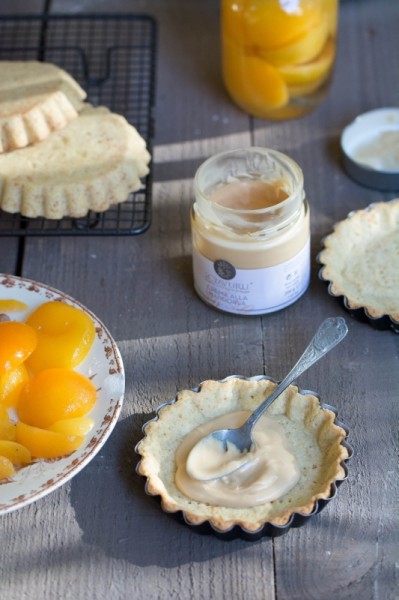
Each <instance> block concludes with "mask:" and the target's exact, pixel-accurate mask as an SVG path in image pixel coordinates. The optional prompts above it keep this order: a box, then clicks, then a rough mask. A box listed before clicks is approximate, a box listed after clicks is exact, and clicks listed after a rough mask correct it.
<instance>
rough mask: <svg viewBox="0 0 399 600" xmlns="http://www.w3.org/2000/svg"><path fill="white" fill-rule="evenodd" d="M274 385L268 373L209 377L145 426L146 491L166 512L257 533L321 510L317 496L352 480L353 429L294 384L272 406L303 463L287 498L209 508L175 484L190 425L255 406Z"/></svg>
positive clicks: (221, 529)
mask: <svg viewBox="0 0 399 600" xmlns="http://www.w3.org/2000/svg"><path fill="white" fill-rule="evenodd" d="M275 386H276V383H275V382H273V381H272V380H270V379H268V378H266V377H255V378H250V379H245V378H241V377H238V376H232V377H230V378H227V379H226V380H223V381H205V382H204V383H202V384H201V386H200V387H199V388H197V389H196V390H184V391H182V392H180V393H179V394H177V396H176V400H175V401H173V402H171V403H168V404H166V405H163V406H162V407H161V408H160V409H159V411H158V414H157V417H156V418H155V419H153V420H152V421H150V422H149V423H147V424H146V425H145V426H144V431H145V437H144V438H143V439H142V440H141V442H139V444H138V445H137V447H136V451H137V453H138V454H139V455H140V456H141V460H140V462H139V464H138V466H137V471H138V473H139V474H141V475H143V476H145V477H146V478H147V481H146V491H147V493H148V494H150V495H155V496H160V497H161V502H162V508H163V509H164V510H165V511H167V512H177V511H182V512H183V516H184V519H185V521H186V522H187V523H188V524H191V525H200V524H202V523H204V522H209V523H210V525H211V527H212V528H213V529H214V530H216V531H218V532H227V531H230V530H231V529H232V528H233V527H234V526H236V525H238V526H239V527H241V528H242V529H243V530H245V531H246V532H250V533H254V532H257V531H259V530H260V529H262V528H263V527H264V526H265V525H266V524H270V525H272V526H276V527H283V526H286V525H287V524H289V522H290V520H291V519H292V517H293V515H294V514H295V513H300V514H301V515H311V514H313V513H314V512H316V509H317V502H318V500H323V499H325V500H327V499H329V498H331V497H332V490H333V488H334V484H335V483H336V482H339V481H341V480H343V479H345V478H346V467H345V466H344V461H345V460H346V459H347V458H349V452H348V445H347V444H345V443H344V439H345V437H346V435H347V432H346V430H345V429H343V427H341V426H340V425H339V424H338V423H336V415H335V413H334V412H333V411H332V410H329V409H326V408H323V407H322V406H321V404H320V401H319V399H318V398H317V396H316V395H314V394H313V393H312V392H303V393H301V392H300V391H299V390H298V388H297V387H296V386H293V385H291V386H289V388H287V390H286V391H285V392H284V393H283V394H282V395H281V396H280V397H279V398H278V399H277V400H276V401H275V402H274V403H273V405H272V406H271V407H270V409H269V410H268V415H269V416H270V417H272V418H273V419H276V421H278V422H279V423H280V424H281V425H282V426H283V428H284V430H285V432H286V434H287V436H288V438H289V441H290V445H291V447H292V449H293V451H294V453H295V456H296V458H297V460H298V462H299V465H300V469H301V476H300V479H299V482H298V483H297V484H296V486H295V487H294V488H293V489H292V490H291V491H289V492H288V493H287V494H286V495H285V496H283V497H282V498H280V499H278V500H274V501H271V502H265V503H264V504H262V505H259V506H254V507H250V508H227V507H224V506H211V505H209V504H205V503H202V502H197V501H195V500H192V499H190V498H188V497H186V496H185V495H184V494H182V493H181V492H180V491H179V489H178V488H177V487H176V485H175V482H174V476H175V471H176V465H175V453H176V449H177V447H178V446H179V444H180V442H181V441H182V439H183V438H184V437H185V436H186V435H187V434H188V433H189V432H190V431H192V430H193V429H194V428H196V427H198V426H199V425H201V424H203V423H204V422H207V421H209V420H211V419H213V418H216V417H218V416H221V415H223V414H226V413H229V412H234V411H236V410H243V409H249V410H254V408H256V406H258V405H259V404H260V402H261V401H262V399H263V398H264V397H265V395H266V394H267V393H270V392H271V391H272V389H274V387H275Z"/></svg>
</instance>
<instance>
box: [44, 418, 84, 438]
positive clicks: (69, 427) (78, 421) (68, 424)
mask: <svg viewBox="0 0 399 600" xmlns="http://www.w3.org/2000/svg"><path fill="white" fill-rule="evenodd" d="M93 427H94V421H93V419H90V418H89V417H76V418H75V419H62V420H61V421H56V422H55V423H54V424H53V425H51V426H50V427H48V429H49V431H56V432H57V433H64V434H66V435H86V434H87V433H89V432H90V431H91V430H92V429H93Z"/></svg>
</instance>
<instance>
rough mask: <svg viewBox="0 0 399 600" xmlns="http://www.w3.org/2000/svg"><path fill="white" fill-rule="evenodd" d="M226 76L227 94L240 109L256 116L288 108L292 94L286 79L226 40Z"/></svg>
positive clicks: (257, 58)
mask: <svg viewBox="0 0 399 600" xmlns="http://www.w3.org/2000/svg"><path fill="white" fill-rule="evenodd" d="M223 65H224V69H223V74H224V81H225V85H226V88H227V90H228V91H229V93H230V95H231V97H232V98H233V100H235V102H236V103H237V104H238V105H239V106H244V107H245V108H246V110H249V111H250V112H252V113H253V114H255V115H256V116H261V115H262V112H263V111H264V110H265V109H267V110H270V109H275V108H280V107H282V106H284V105H285V104H286V103H287V102H288V91H287V86H286V84H285V82H284V79H283V78H282V76H281V75H280V73H279V72H278V71H277V69H276V68H275V67H273V65H271V64H269V63H268V62H267V61H264V60H262V59H261V58H259V57H258V56H256V55H251V54H247V53H246V52H245V51H244V50H243V49H242V48H240V47H239V46H238V45H236V44H234V43H232V42H230V41H229V40H227V39H225V40H224V48H223Z"/></svg>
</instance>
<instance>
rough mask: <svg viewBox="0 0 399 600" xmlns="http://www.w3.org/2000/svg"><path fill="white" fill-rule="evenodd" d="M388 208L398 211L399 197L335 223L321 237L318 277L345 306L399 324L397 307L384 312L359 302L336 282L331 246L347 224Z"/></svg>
mask: <svg viewBox="0 0 399 600" xmlns="http://www.w3.org/2000/svg"><path fill="white" fill-rule="evenodd" d="M390 209H391V210H394V211H395V210H398V211H399V199H394V200H391V201H388V202H377V203H373V204H371V205H369V206H368V207H366V208H365V209H360V210H357V211H353V212H351V213H349V215H348V216H347V218H346V219H344V220H342V221H340V222H339V223H336V224H335V225H334V228H333V231H332V233H330V234H329V235H327V236H326V237H325V238H324V239H323V241H322V243H323V249H322V250H321V251H320V253H319V255H318V262H319V263H320V264H321V265H322V267H321V269H320V277H321V278H322V279H323V281H326V282H327V283H328V284H329V292H330V293H331V295H332V296H335V297H340V296H342V297H343V299H344V304H345V305H346V306H347V308H349V309H352V310H358V309H363V310H364V311H365V313H366V315H367V316H368V317H369V318H371V319H379V318H381V317H385V316H388V317H389V318H390V319H391V320H392V321H394V322H395V323H398V324H399V307H398V312H389V313H386V312H384V311H382V310H380V309H378V308H376V307H375V306H371V305H369V304H368V303H367V301H365V302H361V301H359V300H355V299H354V298H353V296H351V294H350V293H349V295H348V291H347V290H346V289H345V287H344V286H342V285H341V286H340V285H339V284H338V283H337V281H336V278H335V273H336V264H334V250H333V248H332V243H333V241H334V239H337V238H338V239H339V237H340V236H345V235H346V230H347V228H348V225H349V226H350V225H351V224H353V223H356V222H357V221H359V220H366V221H372V220H373V219H374V215H375V212H374V211H378V210H390ZM398 235H399V233H398ZM398 299H399V297H398Z"/></svg>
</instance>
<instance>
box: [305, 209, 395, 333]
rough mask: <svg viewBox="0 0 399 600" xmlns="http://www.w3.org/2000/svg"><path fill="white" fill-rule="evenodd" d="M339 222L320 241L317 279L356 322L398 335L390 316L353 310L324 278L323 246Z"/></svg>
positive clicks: (359, 309)
mask: <svg viewBox="0 0 399 600" xmlns="http://www.w3.org/2000/svg"><path fill="white" fill-rule="evenodd" d="M397 200H398V199H397V198H395V199H393V200H390V201H387V203H386V204H389V203H390V202H397ZM376 204H377V203H376V202H373V203H372V204H369V206H367V207H366V208H365V209H363V210H365V211H371V210H372V209H373V207H374V206H375V205H376ZM358 212H359V211H358V210H352V211H351V212H349V213H348V215H347V216H346V219H351V218H353V217H354V216H355V215H356V213H358ZM339 223H340V222H337V223H335V224H334V225H333V229H332V231H331V232H330V233H329V234H327V235H326V236H324V238H323V239H322V240H321V246H322V249H321V250H320V252H319V253H318V255H317V257H316V261H317V262H318V263H319V264H320V265H322V266H321V268H320V270H319V273H318V276H319V279H320V280H321V281H323V282H325V283H326V284H327V289H328V293H329V295H330V296H332V297H333V298H338V299H339V300H341V302H342V303H343V305H344V307H345V308H346V310H348V312H349V314H350V315H351V316H352V317H354V318H355V319H357V320H358V321H360V322H362V323H368V324H369V325H371V326H372V327H373V328H374V329H378V330H380V331H383V330H389V329H390V330H392V331H393V332H394V333H399V321H397V320H396V319H394V318H393V317H392V316H391V315H388V314H386V315H381V316H378V317H375V316H373V315H371V314H370V312H369V311H368V309H367V307H366V306H364V307H356V308H354V307H353V306H352V305H351V301H350V299H349V298H348V297H347V296H345V294H342V293H339V294H336V293H334V292H333V285H334V282H333V281H332V280H331V279H328V278H326V277H325V276H324V267H325V263H324V262H323V260H322V258H321V255H322V253H323V251H324V250H325V248H326V246H325V240H326V239H327V238H328V237H329V236H330V235H333V234H334V231H335V228H336V227H337V225H338V224H339Z"/></svg>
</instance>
